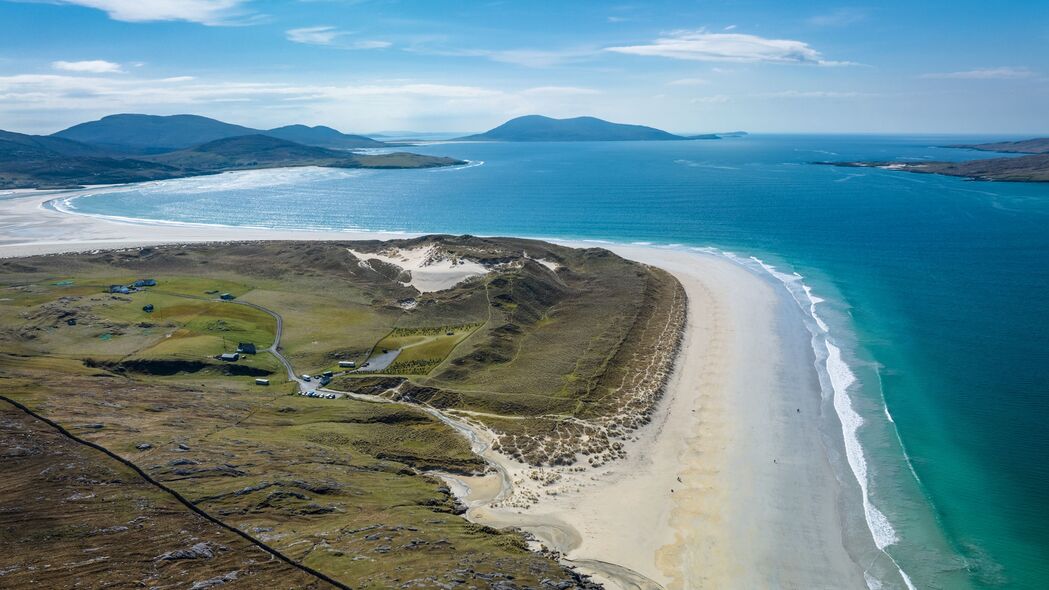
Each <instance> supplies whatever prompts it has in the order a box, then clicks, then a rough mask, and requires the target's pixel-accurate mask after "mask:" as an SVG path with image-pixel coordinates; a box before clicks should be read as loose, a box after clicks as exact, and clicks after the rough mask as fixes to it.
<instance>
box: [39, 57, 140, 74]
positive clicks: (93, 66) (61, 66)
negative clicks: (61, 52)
mask: <svg viewBox="0 0 1049 590" xmlns="http://www.w3.org/2000/svg"><path fill="white" fill-rule="evenodd" d="M51 67H52V68H54V69H56V70H62V71H64V72H84V73H89V74H122V73H124V70H123V69H121V67H120V64H118V63H113V62H111V61H105V60H102V59H90V60H85V61H53V62H51Z"/></svg>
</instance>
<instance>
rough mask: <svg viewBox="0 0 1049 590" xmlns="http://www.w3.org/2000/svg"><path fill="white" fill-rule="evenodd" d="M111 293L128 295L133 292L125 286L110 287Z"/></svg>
mask: <svg viewBox="0 0 1049 590" xmlns="http://www.w3.org/2000/svg"><path fill="white" fill-rule="evenodd" d="M109 292H110V293H120V294H121V295H127V294H128V293H130V292H131V289H128V288H127V287H126V286H124V285H110V286H109Z"/></svg>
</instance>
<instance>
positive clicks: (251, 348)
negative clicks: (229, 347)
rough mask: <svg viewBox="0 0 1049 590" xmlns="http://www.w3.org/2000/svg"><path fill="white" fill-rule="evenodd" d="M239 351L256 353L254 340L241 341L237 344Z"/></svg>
mask: <svg viewBox="0 0 1049 590" xmlns="http://www.w3.org/2000/svg"><path fill="white" fill-rule="evenodd" d="M237 352H239V353H241V354H255V343H254V342H241V343H240V344H237Z"/></svg>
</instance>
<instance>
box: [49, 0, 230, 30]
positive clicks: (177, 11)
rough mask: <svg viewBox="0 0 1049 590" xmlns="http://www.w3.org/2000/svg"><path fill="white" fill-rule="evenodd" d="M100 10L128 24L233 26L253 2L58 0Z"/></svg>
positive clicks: (206, 0) (209, 0)
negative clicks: (244, 9) (248, 4)
mask: <svg viewBox="0 0 1049 590" xmlns="http://www.w3.org/2000/svg"><path fill="white" fill-rule="evenodd" d="M54 1H55V2H57V3H59V4H73V5H76V6H86V7H88V8H97V9H98V10H102V11H104V12H105V13H106V14H108V15H109V18H111V19H113V20H119V21H127V22H149V21H166V20H183V21H189V22H195V23H201V24H205V25H223V24H233V22H234V20H235V19H236V18H237V17H241V16H243V15H244V12H243V11H242V10H241V7H242V6H243V5H245V4H247V3H248V1H249V0H54Z"/></svg>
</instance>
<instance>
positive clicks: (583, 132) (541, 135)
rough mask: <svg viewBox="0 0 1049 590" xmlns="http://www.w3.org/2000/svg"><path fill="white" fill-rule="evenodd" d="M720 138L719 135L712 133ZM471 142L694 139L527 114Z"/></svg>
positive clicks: (641, 128)
mask: <svg viewBox="0 0 1049 590" xmlns="http://www.w3.org/2000/svg"><path fill="white" fill-rule="evenodd" d="M711 138H716V136H711ZM460 139H462V140H469V141H674V140H678V141H680V140H685V139H690V138H688V137H682V136H680V135H674V134H673V133H667V132H666V131H662V130H660V129H655V128H653V127H645V126H644V125H624V124H621V123H610V122H608V121H604V120H602V119H598V118H595V117H576V118H574V119H552V118H550V117H543V116H541V115H527V116H524V117H518V118H516V119H511V120H509V121H507V122H506V123H503V124H502V125H500V126H498V127H496V128H495V129H492V130H490V131H486V132H485V133H479V134H477V135H468V136H466V137H461V138H460Z"/></svg>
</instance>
